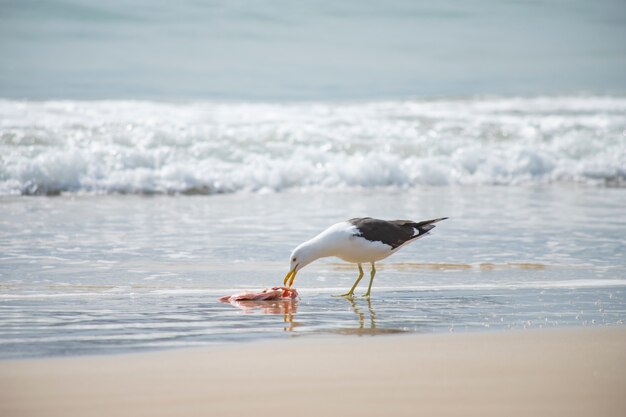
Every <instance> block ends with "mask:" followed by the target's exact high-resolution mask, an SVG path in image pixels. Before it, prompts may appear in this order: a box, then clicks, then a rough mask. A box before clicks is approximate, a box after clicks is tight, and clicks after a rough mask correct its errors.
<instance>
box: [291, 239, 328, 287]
mask: <svg viewBox="0 0 626 417" xmlns="http://www.w3.org/2000/svg"><path fill="white" fill-rule="evenodd" d="M319 257H320V256H319V255H318V253H317V251H316V250H315V247H314V246H312V245H310V244H309V243H308V242H304V243H303V244H301V245H300V246H298V247H297V248H295V249H294V250H293V252H291V258H290V261H289V272H287V275H285V279H284V280H283V285H287V284H289V287H291V284H293V280H294V278H295V277H296V274H297V273H298V271H299V270H301V269H302V268H304V267H305V266H307V265H308V264H310V263H311V262H313V261H314V260H316V259H318V258H319Z"/></svg>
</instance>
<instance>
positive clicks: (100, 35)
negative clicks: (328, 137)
mask: <svg viewBox="0 0 626 417" xmlns="http://www.w3.org/2000/svg"><path fill="white" fill-rule="evenodd" d="M624 39H626V3H624V1H623V0H596V1H585V0H550V1H498V0H471V1H468V0H443V1H437V2H432V1H410V0H389V1H384V2H381V1H373V0H346V1H341V2H337V1H329V0H321V1H300V2H293V1H288V0H260V1H259V0H248V1H246V0H243V1H242V0H237V1H194V0H182V1H176V2H171V1H162V0H161V1H148V0H131V1H126V0H124V1H121V0H111V1H106V2H102V1H95V0H2V1H0V96H2V97H6V98H29V99H59V98H60V99H103V98H113V99H120V98H122V99H128V98H144V99H171V98H186V99H189V98H193V99H199V98H200V99H207V98H212V99H215V98H220V99H223V98H228V99H244V100H250V99H255V100H261V101H265V100H268V99H269V100H283V99H305V100H311V99H316V100H320V99H321V100H326V99H329V98H332V99H364V98H366V99H370V98H398V97H401V98H402V97H408V96H420V97H431V96H455V97H456V96H468V95H475V94H500V95H524V96H526V95H539V94H571V93H576V94H578V93H602V94H611V93H620V94H624V93H626V84H625V83H626V79H625V77H626V76H625V75H624V74H626V42H624Z"/></svg>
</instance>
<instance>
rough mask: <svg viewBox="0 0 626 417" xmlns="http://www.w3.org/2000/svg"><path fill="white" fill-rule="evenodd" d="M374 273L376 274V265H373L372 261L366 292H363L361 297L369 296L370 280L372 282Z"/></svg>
mask: <svg viewBox="0 0 626 417" xmlns="http://www.w3.org/2000/svg"><path fill="white" fill-rule="evenodd" d="M374 275H376V267H375V266H374V262H372V272H370V285H368V286H367V292H366V293H365V294H363V297H369V296H370V291H372V282H374Z"/></svg>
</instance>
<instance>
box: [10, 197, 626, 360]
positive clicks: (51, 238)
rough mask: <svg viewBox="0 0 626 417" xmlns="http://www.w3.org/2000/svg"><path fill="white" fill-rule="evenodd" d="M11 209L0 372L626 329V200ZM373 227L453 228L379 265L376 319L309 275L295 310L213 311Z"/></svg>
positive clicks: (31, 200)
mask: <svg viewBox="0 0 626 417" xmlns="http://www.w3.org/2000/svg"><path fill="white" fill-rule="evenodd" d="M0 204H1V207H2V216H1V223H0V253H1V254H2V255H1V257H0V280H1V282H2V286H1V288H0V352H1V355H0V356H2V357H4V358H11V357H31V356H47V355H73V354H84V353H111V352H126V351H133V350H142V349H154V348H167V347H177V346H178V347H180V346H194V345H204V344H212V343H227V342H234V341H243V340H257V339H266V338H284V337H292V336H298V335H310V334H316V333H322V334H348V335H355V334H356V335H379V334H387V333H396V332H448V331H476V330H487V329H489V330H493V329H510V328H516V329H523V328H541V327H559V326H584V325H586V326H605V325H622V324H623V322H624V319H625V318H626V262H624V254H625V253H626V239H625V238H624V236H625V235H626V218H625V217H624V214H623V207H624V206H626V194H625V193H624V192H623V189H620V188H585V187H583V188H579V187H576V186H571V187H567V186H547V187H537V188H535V187H531V188H525V187H467V188H465V187H461V188H455V187H415V188H411V189H406V190H395V191H394V190H384V189H382V190H381V189H379V190H373V189H372V190H364V191H352V192H315V193H309V192H302V193H300V192H285V193H278V194H275V193H271V194H232V195H218V196H167V195H164V196H132V195H130V196H129V195H91V196H90V195H85V196H79V195H75V196H72V195H68V196H61V197H52V198H51V197H19V196H18V197H5V198H3V199H2V200H0ZM365 214H368V215H372V216H378V217H383V218H393V217H400V218H406V217H408V218H416V219H425V218H431V217H435V216H441V215H447V216H450V219H449V220H446V221H444V222H442V223H441V224H439V225H438V227H437V228H436V229H435V230H434V231H433V233H432V235H431V236H428V237H426V238H424V239H422V240H420V241H418V242H416V243H415V244H413V245H411V246H409V247H407V248H405V249H403V250H402V251H401V252H399V253H397V254H396V255H394V256H393V257H391V258H389V259H388V260H386V261H384V262H381V263H380V264H379V266H378V274H377V277H376V279H375V281H374V288H373V296H372V297H371V300H370V301H368V300H366V299H363V298H358V297H357V298H356V299H355V300H354V301H353V302H350V301H348V300H344V299H341V298H335V297H332V295H333V294H339V293H341V292H344V291H345V290H346V289H347V288H349V287H350V285H351V284H352V282H353V280H354V278H355V277H356V272H357V271H356V268H355V267H354V266H350V265H347V264H345V263H342V262H340V261H338V260H333V259H329V260H326V261H319V262H318V263H316V264H312V265H311V266H309V267H307V268H306V269H304V270H303V271H302V272H301V273H300V274H299V275H298V277H297V278H296V281H295V286H296V288H298V290H299V291H300V299H299V300H298V301H296V302H291V301H281V302H263V303H248V304H246V303H244V304H242V305H239V306H235V305H230V304H222V303H219V302H218V301H217V300H216V299H217V297H218V296H221V295H226V294H232V293H235V292H237V291H240V290H242V289H261V288H264V287H268V286H272V285H277V284H279V283H280V282H281V281H282V277H283V276H284V274H285V273H286V270H287V266H288V261H289V253H290V251H291V249H293V247H295V246H296V245H297V244H298V243H300V242H301V241H303V240H305V239H308V238H310V237H311V236H313V235H314V234H315V233H317V232H318V231H320V230H321V229H323V228H324V227H326V226H327V225H328V224H329V223H331V222H333V221H336V220H341V219H346V218H349V217H352V216H359V215H365ZM364 287H365V284H363V285H362V288H360V289H359V290H358V291H357V293H362V292H364V290H365V288H364Z"/></svg>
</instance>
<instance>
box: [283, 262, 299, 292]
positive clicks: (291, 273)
mask: <svg viewBox="0 0 626 417" xmlns="http://www.w3.org/2000/svg"><path fill="white" fill-rule="evenodd" d="M297 268H298V266H297V265H296V267H295V268H294V269H292V270H291V271H289V272H287V275H285V279H284V280H283V285H287V281H289V285H287V286H288V287H289V288H291V284H293V280H294V278H295V277H296V269H297Z"/></svg>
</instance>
